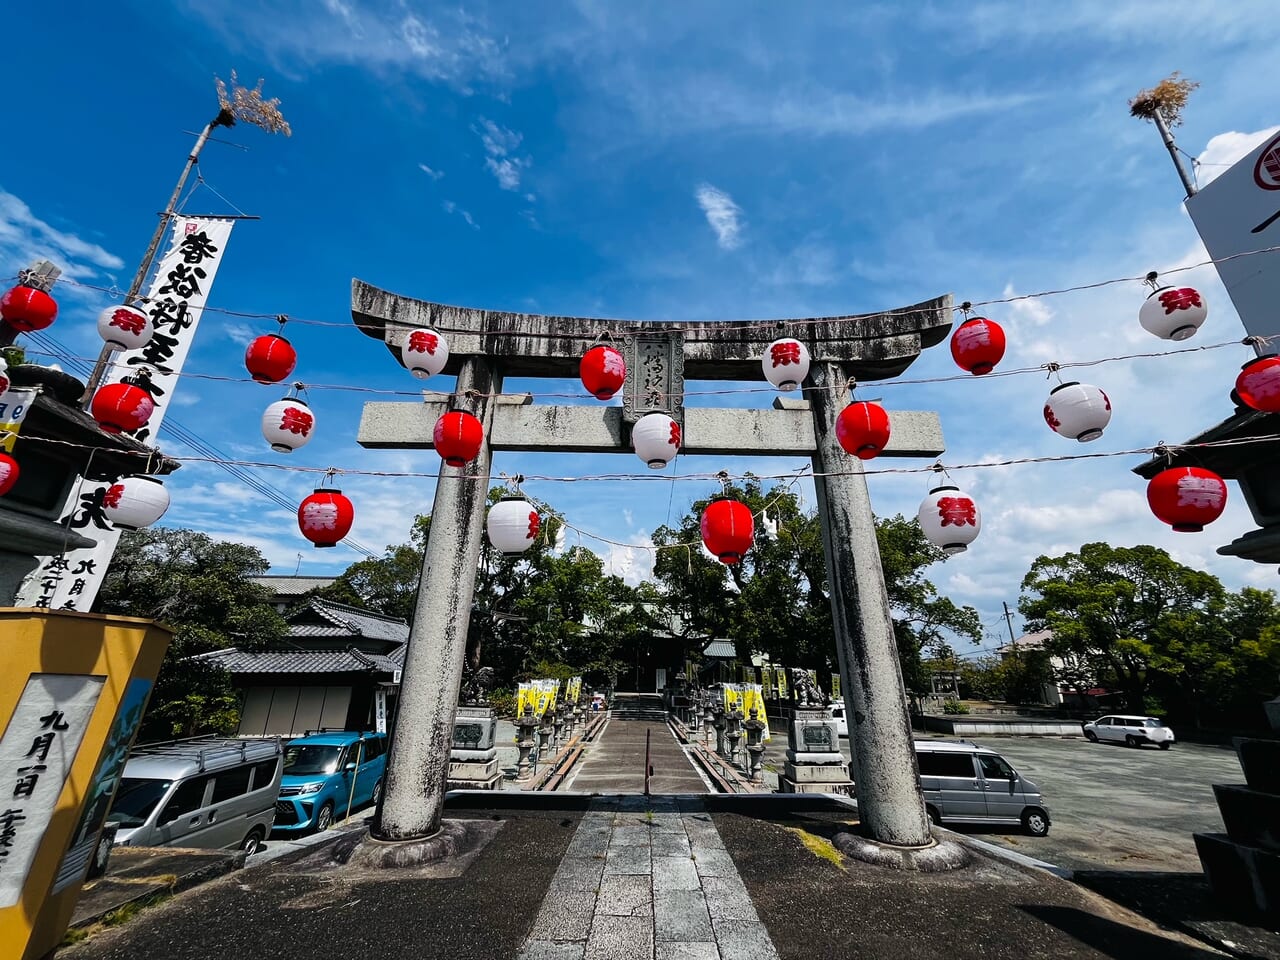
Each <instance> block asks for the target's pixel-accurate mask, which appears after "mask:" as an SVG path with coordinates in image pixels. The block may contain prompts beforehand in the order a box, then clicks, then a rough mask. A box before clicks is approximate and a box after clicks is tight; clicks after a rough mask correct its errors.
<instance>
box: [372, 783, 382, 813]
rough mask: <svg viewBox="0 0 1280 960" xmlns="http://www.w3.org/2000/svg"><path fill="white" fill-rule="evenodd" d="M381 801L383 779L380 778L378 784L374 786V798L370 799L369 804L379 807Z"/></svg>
mask: <svg viewBox="0 0 1280 960" xmlns="http://www.w3.org/2000/svg"><path fill="white" fill-rule="evenodd" d="M381 799H382V778H381V777H379V778H378V782H377V783H375V784H374V785H373V797H372V798H371V799H370V801H369V802H370V803H371V804H373V805H374V806H375V807H376V806H377V805H378V801H379V800H381Z"/></svg>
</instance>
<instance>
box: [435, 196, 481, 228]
mask: <svg viewBox="0 0 1280 960" xmlns="http://www.w3.org/2000/svg"><path fill="white" fill-rule="evenodd" d="M440 206H442V207H443V208H444V212H445V213H456V214H457V215H458V216H460V217H461V218H462V219H463V220H465V221H466V222H467V226H469V227H470V228H471V229H472V230H479V229H480V224H478V223H476V222H475V220H474V219H473V218H472V216H471V214H470V213H469V212H467V211H466V210H464V209H462V207H460V206H458V205H457V204H456V203H454V202H453V201H452V200H446V201H445V202H444V203H442V204H441V205H440Z"/></svg>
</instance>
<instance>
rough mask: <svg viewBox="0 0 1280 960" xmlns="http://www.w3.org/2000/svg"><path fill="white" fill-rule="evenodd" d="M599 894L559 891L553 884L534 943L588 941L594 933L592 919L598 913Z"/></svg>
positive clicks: (535, 932) (541, 914) (538, 922)
mask: <svg viewBox="0 0 1280 960" xmlns="http://www.w3.org/2000/svg"><path fill="white" fill-rule="evenodd" d="M595 906H596V892H595V890H594V889H590V890H570V889H564V888H560V887H557V886H556V885H555V883H554V881H553V882H552V885H551V889H550V890H548V891H547V896H546V897H545V898H544V899H543V901H542V908H541V909H540V910H539V911H538V919H537V920H535V921H534V924H533V932H532V933H530V934H529V938H530V939H531V940H586V939H587V934H589V933H590V932H591V917H592V915H593V913H594V912H595Z"/></svg>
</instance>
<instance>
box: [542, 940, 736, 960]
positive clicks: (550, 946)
mask: <svg viewBox="0 0 1280 960" xmlns="http://www.w3.org/2000/svg"><path fill="white" fill-rule="evenodd" d="M586 946H587V945H586V944H585V943H583V942H578V943H554V942H552V941H551V940H530V941H529V942H528V943H526V944H525V945H524V949H523V950H521V951H520V958H519V960H582V953H583V951H584V950H585V949H586ZM716 956H717V957H719V956H720V955H719V954H716Z"/></svg>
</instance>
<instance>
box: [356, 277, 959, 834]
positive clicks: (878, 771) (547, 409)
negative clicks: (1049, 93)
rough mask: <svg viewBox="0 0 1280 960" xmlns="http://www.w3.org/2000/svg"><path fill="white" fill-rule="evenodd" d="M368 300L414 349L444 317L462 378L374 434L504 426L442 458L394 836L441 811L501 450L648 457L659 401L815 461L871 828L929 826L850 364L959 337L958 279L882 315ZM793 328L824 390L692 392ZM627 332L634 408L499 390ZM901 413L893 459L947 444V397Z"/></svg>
mask: <svg viewBox="0 0 1280 960" xmlns="http://www.w3.org/2000/svg"><path fill="white" fill-rule="evenodd" d="M351 314H352V317H353V319H354V320H355V322H356V325H357V326H359V328H360V329H361V330H362V331H363V332H364V333H366V334H368V335H369V336H371V337H374V338H375V339H378V340H383V341H384V342H385V343H386V344H387V347H388V349H389V350H390V351H391V353H392V355H393V356H395V357H396V359H397V360H399V361H400V362H401V363H403V359H402V355H401V351H402V350H403V348H404V345H405V339H406V337H407V336H408V333H409V331H410V330H412V329H414V328H420V327H430V328H432V329H435V330H437V331H440V332H441V333H443V334H444V335H445V336H446V337H447V338H448V340H449V362H448V365H447V366H446V367H445V371H444V372H445V373H447V374H455V375H456V376H457V382H456V384H455V387H454V392H453V393H452V394H431V393H428V394H424V399H423V401H421V402H403V401H402V402H391V403H386V402H374V403H367V404H365V407H364V415H363V417H362V419H361V422H360V433H359V437H358V439H359V442H360V444H361V445H362V446H365V447H370V448H375V449H385V448H411V449H422V448H426V447H430V446H431V445H432V430H433V428H434V425H435V422H436V420H437V418H438V417H439V416H440V415H441V414H442V413H444V412H445V411H446V410H448V409H463V410H467V411H469V412H470V413H472V414H474V415H475V416H476V417H478V418H479V419H480V421H481V423H483V425H484V433H485V443H484V445H483V447H482V448H481V450H480V454H479V456H477V457H476V458H475V459H474V460H472V461H471V462H470V463H468V464H467V465H466V467H464V468H454V467H448V466H444V465H442V466H441V468H440V475H439V480H438V481H437V484H436V494H435V502H434V504H433V507H432V512H431V531H430V534H429V536H428V540H427V546H426V551H425V554H424V556H423V565H422V578H421V583H420V586H419V592H418V601H417V607H416V610H415V615H414V620H413V628H412V631H411V633H410V637H409V645H408V649H407V650H406V653H405V662H404V672H403V677H402V683H401V691H400V706H399V715H398V719H397V722H396V731H395V737H394V740H393V743H392V746H391V754H390V757H389V760H388V766H387V775H386V784H385V789H384V792H383V799H382V806H381V809H380V810H379V811H378V815H377V818H376V820H375V825H374V828H373V834H374V836H375V837H377V838H379V839H382V840H413V839H419V838H423V837H427V836H430V835H432V834H434V833H435V832H436V831H437V830H438V829H439V827H440V821H441V816H442V811H443V806H444V794H445V783H446V779H447V774H448V768H449V749H450V745H451V743H452V740H453V720H454V714H455V712H456V709H457V691H458V685H459V682H460V680H461V676H462V665H463V658H464V654H465V648H466V639H467V627H468V621H469V617H468V611H469V610H470V608H471V601H472V595H473V593H474V590H475V578H476V569H477V566H478V563H479V555H480V544H481V537H482V536H483V531H484V507H485V499H486V496H487V494H488V482H487V478H488V477H489V475H490V472H491V471H490V466H491V463H492V453H493V451H509V450H522V451H541V452H547V453H555V452H564V453H610V452H613V453H627V454H630V452H631V447H630V443H629V430H630V426H631V424H633V423H634V422H635V420H636V419H637V418H638V417H639V416H642V415H644V414H645V413H649V412H651V411H653V410H660V411H662V412H664V413H667V414H668V415H669V416H672V417H673V418H675V419H676V420H677V421H678V422H680V424H681V426H682V433H683V438H682V445H681V453H682V454H686V455H695V456H696V455H702V454H719V455H756V456H760V455H808V456H810V457H811V458H812V460H813V466H814V472H815V474H816V476H815V478H814V485H815V487H816V490H817V495H818V509H819V514H820V516H821V519H822V533H823V547H824V550H825V553H826V559H827V579H828V583H829V584H830V591H831V606H832V619H833V624H834V628H835V643H836V651H837V654H838V656H839V661H840V676H841V689H842V691H843V693H844V700H845V704H846V712H847V716H848V717H849V721H850V723H849V736H850V746H851V749H852V753H853V773H854V780H855V782H856V783H857V785H858V802H859V810H860V819H861V823H862V827H863V830H864V832H865V833H866V835H867V836H868V837H870V838H871V839H873V840H876V841H879V842H881V843H887V844H893V845H900V846H911V847H914V846H921V845H924V844H928V843H929V842H930V840H931V835H930V830H929V821H928V817H927V815H926V813H925V808H924V802H923V799H922V797H921V794H920V783H919V778H918V776H917V773H916V762H915V751H914V747H913V746H912V734H911V722H910V716H909V714H908V707H907V699H906V695H905V691H904V688H903V684H902V671H901V668H900V666H899V664H898V655H897V647H896V644H895V641H894V635H893V621H892V618H891V615H890V611H889V601H888V596H887V594H886V592H885V585H884V573H883V570H882V569H881V566H880V554H879V549H878V547H877V545H876V537H875V524H874V519H873V517H872V513H871V501H870V497H869V496H868V493H867V485H866V478H865V476H864V475H863V473H862V461H861V460H859V459H857V458H856V457H851V456H849V455H848V454H847V453H845V452H844V450H843V449H842V448H841V447H840V444H839V442H838V440H837V439H836V430H835V424H836V418H837V417H838V416H839V414H840V411H841V409H843V407H844V406H845V405H846V404H847V403H848V400H849V389H848V384H849V381H850V378H856V380H857V381H859V382H864V381H870V380H881V379H885V378H888V377H894V376H897V375H899V374H901V373H902V372H903V371H904V370H906V369H907V367H909V366H910V365H911V363H912V362H913V361H914V360H915V359H916V358H917V357H918V356H919V355H920V351H921V350H922V349H924V348H926V347H931V346H933V345H935V344H937V343H939V342H941V341H942V340H943V339H944V338H945V337H946V336H947V334H948V332H949V331H950V329H951V319H952V305H951V297H950V296H949V295H948V296H943V297H938V298H936V299H934V300H929V301H926V302H924V303H920V304H917V305H915V306H912V307H905V308H901V309H897V310H892V311H887V312H885V313H876V314H867V315H863V316H842V317H821V318H812V319H807V320H786V321H766V322H751V323H748V322H743V321H735V322H725V321H706V322H680V323H666V322H658V321H643V322H633V321H618V320H598V319H588V318H582V317H552V316H539V315H535V314H524V313H504V312H501V311H495V310H478V309H470V308H467V307H453V306H446V305H444V304H439V303H431V302H428V301H424V300H414V299H411V298H408V297H401V296H397V295H395V294H392V293H388V292H387V291H385V290H380V289H378V288H376V287H372V286H370V285H369V284H366V283H363V282H362V281H359V280H355V281H353V282H352V290H351ZM782 335H787V336H793V337H795V338H796V339H799V340H801V341H803V342H804V343H805V345H806V346H807V347H808V349H809V352H810V354H811V356H812V366H811V369H810V373H809V377H808V379H807V380H806V382H805V384H804V387H805V391H804V394H803V395H804V396H805V397H807V399H805V400H799V399H796V400H792V399H787V398H784V397H779V398H778V399H776V400H775V401H774V409H767V410H761V409H736V408H735V409H716V408H705V407H684V405H683V403H682V399H683V390H684V380H685V379H690V380H736V381H743V380H755V379H758V378H759V377H760V356H761V354H762V352H763V351H764V349H765V347H766V346H767V345H768V344H769V343H770V342H771V341H772V340H774V339H776V338H777V337H778V336H782ZM609 337H612V338H614V339H615V340H620V341H621V342H622V343H623V345H624V346H623V349H624V352H625V353H627V355H628V356H627V362H628V369H627V383H626V384H624V386H623V406H621V407H616V406H611V407H600V406H556V405H549V404H537V403H534V402H532V400H533V398H532V397H530V396H527V395H526V396H521V395H509V396H497V395H498V394H500V393H501V390H502V382H503V378H504V377H507V376H516V377H557V378H571V377H573V378H576V376H577V374H578V363H579V361H580V359H581V357H582V354H583V353H584V352H585V351H586V350H587V348H588V347H590V346H591V344H592V343H594V342H595V341H597V340H601V339H605V338H609ZM638 361H639V362H638ZM638 376H640V377H643V379H642V380H639V381H638V380H637V377H638ZM890 420H891V423H892V433H891V436H890V440H889V444H888V446H886V448H885V450H884V452H883V453H882V454H881V456H897V457H936V456H937V455H939V454H940V453H942V451H943V443H942V430H941V427H940V426H939V423H938V417H937V415H936V414H935V413H932V412H903V411H894V412H891V414H890Z"/></svg>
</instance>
